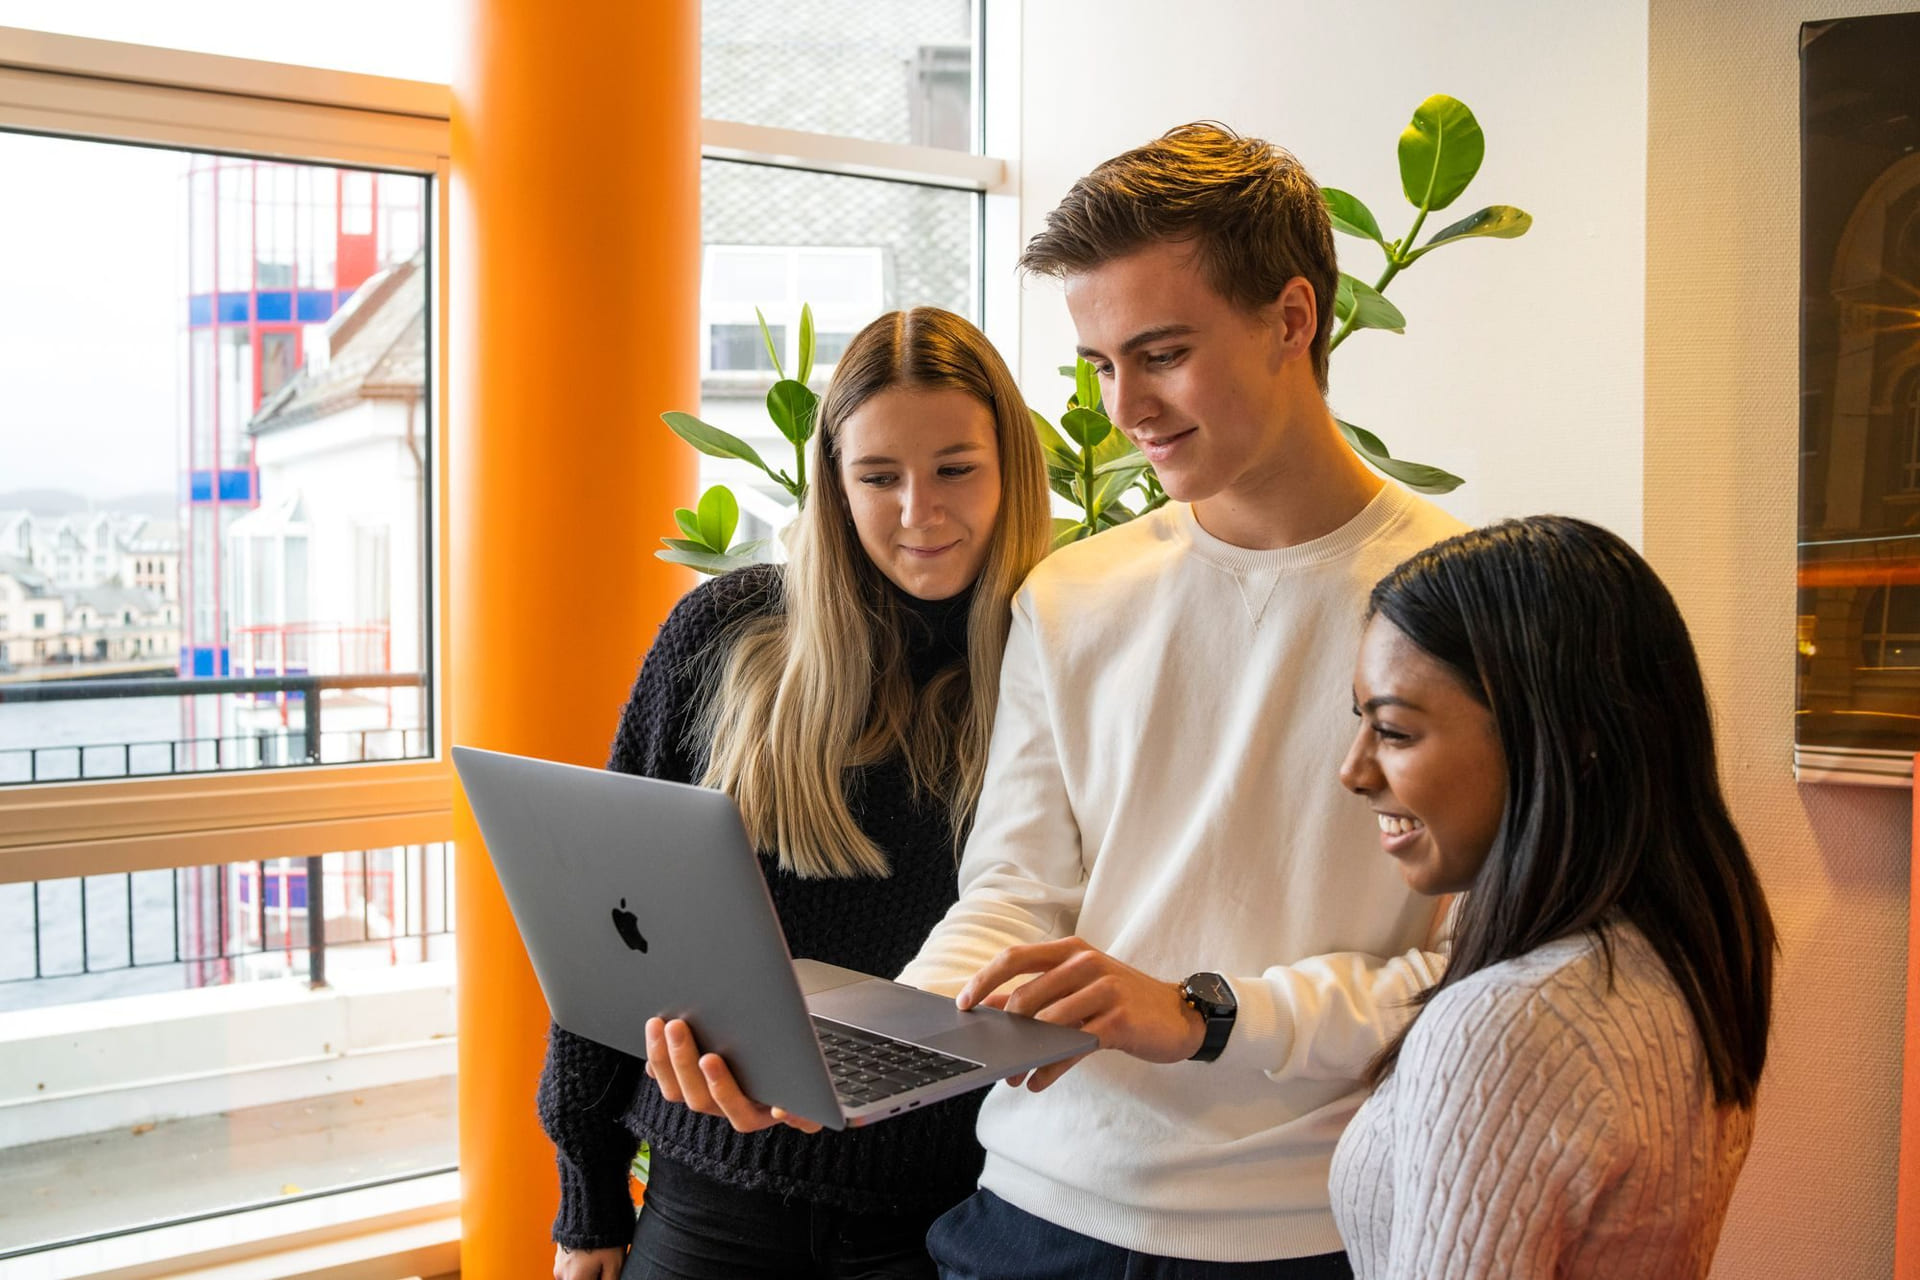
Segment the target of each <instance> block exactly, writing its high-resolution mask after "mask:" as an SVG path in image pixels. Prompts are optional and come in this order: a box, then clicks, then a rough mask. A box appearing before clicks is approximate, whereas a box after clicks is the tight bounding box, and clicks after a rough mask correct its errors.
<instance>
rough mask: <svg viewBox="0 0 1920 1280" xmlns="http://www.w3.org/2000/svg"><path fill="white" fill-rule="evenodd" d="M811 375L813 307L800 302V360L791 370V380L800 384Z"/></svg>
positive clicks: (803, 383) (804, 382)
mask: <svg viewBox="0 0 1920 1280" xmlns="http://www.w3.org/2000/svg"><path fill="white" fill-rule="evenodd" d="M811 377H813V308H812V307H811V306H809V305H808V304H806V303H804V302H803V303H801V304H800V361H799V368H797V369H795V370H794V371H793V380H794V381H795V382H798V383H799V384H800V385H801V386H805V385H806V384H807V379H809V378H811Z"/></svg>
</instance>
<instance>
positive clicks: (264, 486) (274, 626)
mask: <svg viewBox="0 0 1920 1280" xmlns="http://www.w3.org/2000/svg"><path fill="white" fill-rule="evenodd" d="M426 284H427V282H426V272H425V271H424V269H423V266H422V259H420V258H418V257H416V258H415V259H413V260H412V261H410V262H406V263H402V264H400V265H398V266H395V267H391V268H389V269H387V270H386V271H383V272H381V273H380V274H379V275H376V276H374V277H373V278H372V279H370V280H368V281H367V283H366V284H364V285H362V286H361V288H360V290H359V291H358V292H357V293H356V294H355V295H354V297H353V299H352V301H351V302H349V303H348V304H347V306H345V307H344V308H343V309H342V310H341V311H340V312H339V313H338V314H336V315H335V316H334V317H333V319H332V320H331V321H329V322H328V324H327V325H326V327H325V328H324V330H318V331H315V332H313V333H311V334H310V336H309V337H308V339H307V342H306V349H307V352H308V366H307V368H306V369H305V370H303V371H302V372H300V373H299V374H296V375H295V376H294V377H293V378H292V379H291V380H290V381H289V382H288V383H287V384H286V385H285V386H283V387H282V388H281V389H280V390H279V391H278V392H277V393H276V394H275V395H274V396H273V397H272V398H271V399H270V400H268V401H267V402H266V403H265V404H263V405H262V406H261V409H260V412H259V413H258V414H256V415H255V417H254V419H253V421H252V423H251V424H250V426H249V428H248V430H249V431H250V432H251V434H252V435H253V437H254V441H255V449H254V460H255V463H256V465H257V466H258V467H259V472H260V505H259V506H258V507H257V508H256V509H255V510H253V511H250V512H248V513H247V514H246V515H245V516H243V517H241V518H240V519H238V520H236V521H234V523H233V524H232V526H231V527H230V528H229V530H228V532H227V547H226V550H227V555H226V566H227V572H228V574H229V578H228V584H227V590H228V595H227V598H228V599H229V600H230V601H232V602H233V606H232V607H233V615H232V616H233V630H232V650H233V667H232V670H233V674H235V675H283V674H317V675H332V674H367V673H376V672H389V671H391V672H418V671H422V670H423V669H424V667H425V665H426V661H427V656H426V654H427V645H426V636H425V631H424V626H425V612H426V611H425V610H424V609H423V608H421V607H420V605H419V602H420V601H421V600H422V599H423V592H424V589H425V584H424V583H423V582H422V580H421V573H422V570H423V566H424V565H425V563H426V557H425V553H424V547H423V542H422V533H423V530H422V528H421V521H422V519H423V515H422V507H421V503H420V494H421V492H422V488H423V486H422V477H423V475H424V474H425V468H426V455H425V451H426V447H427V421H426V406H425V404H424V402H423V396H424V388H425V381H426V300H427V294H426ZM281 711H282V713H284V708H282V709H281ZM322 724H323V728H324V730H325V731H326V735H327V736H326V740H325V741H324V742H323V749H324V752H325V755H326V758H329V759H355V758H359V757H360V756H361V755H362V753H363V752H364V754H365V755H368V756H386V755H398V754H402V753H403V751H404V750H405V743H404V742H403V741H402V732H403V731H417V730H419V729H420V728H421V727H423V726H424V725H425V724H426V719H425V715H424V709H423V705H422V699H421V695H420V693H419V692H418V691H417V690H414V689H395V690H391V691H386V690H373V689H369V690H365V691H355V692H352V693H347V692H341V693H334V694H329V695H327V697H326V701H325V706H324V719H323V721H322ZM336 733H340V734H341V735H342V736H338V737H336V736H335V735H336Z"/></svg>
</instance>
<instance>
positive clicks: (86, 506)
mask: <svg viewBox="0 0 1920 1280" xmlns="http://www.w3.org/2000/svg"><path fill="white" fill-rule="evenodd" d="M23 510H24V511H31V512H33V513H34V514H35V515H43V516H65V515H74V514H76V513H78V512H83V511H112V512H123V513H126V514H130V515H140V516H146V517H147V518H148V519H151V520H177V519H178V518H179V515H180V504H179V502H178V500H176V499H175V498H174V496H173V495H172V494H170V493H130V494H126V495H124V496H123V497H118V498H110V499H107V500H105V501H98V500H89V499H88V498H87V497H86V495H84V494H79V493H73V492H71V491H69V490H66V489H14V490H12V491H10V492H7V493H0V511H23Z"/></svg>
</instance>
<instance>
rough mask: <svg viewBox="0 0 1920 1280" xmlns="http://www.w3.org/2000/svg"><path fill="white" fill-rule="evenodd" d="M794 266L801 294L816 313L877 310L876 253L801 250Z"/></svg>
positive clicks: (878, 272) (878, 280) (878, 255)
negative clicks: (807, 251) (801, 252)
mask: <svg viewBox="0 0 1920 1280" xmlns="http://www.w3.org/2000/svg"><path fill="white" fill-rule="evenodd" d="M795 268H796V281H797V284H798V288H799V292H800V296H801V298H802V299H804V300H805V301H807V302H809V303H811V304H812V305H813V310H814V314H816V315H820V314H823V313H829V312H831V313H839V312H843V311H850V312H853V313H854V314H855V315H861V314H868V315H871V314H872V313H875V312H878V311H879V310H880V296H881V271H880V254H879V253H878V252H870V251H866V250H861V251H858V252H853V253H820V252H812V253H803V254H800V255H799V257H798V259H797V261H796V263H795Z"/></svg>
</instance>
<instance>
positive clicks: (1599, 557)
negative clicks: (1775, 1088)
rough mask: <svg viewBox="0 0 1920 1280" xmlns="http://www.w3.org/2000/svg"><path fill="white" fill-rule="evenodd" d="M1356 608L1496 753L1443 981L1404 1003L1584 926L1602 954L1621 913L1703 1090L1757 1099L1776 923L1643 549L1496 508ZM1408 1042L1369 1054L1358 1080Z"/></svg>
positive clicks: (1582, 525) (1377, 1074)
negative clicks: (1489, 730)
mask: <svg viewBox="0 0 1920 1280" xmlns="http://www.w3.org/2000/svg"><path fill="white" fill-rule="evenodd" d="M1368 614H1369V616H1370V617H1378V618H1384V619H1385V620H1386V621H1388V622H1390V623H1392V624H1393V625H1394V626H1395V627H1396V628H1397V629H1398V630H1399V631H1400V633H1401V634H1402V635H1404V636H1406V638H1407V639H1408V640H1410V641H1412V642H1413V643H1414V644H1415V645H1416V646H1418V647H1419V648H1420V649H1421V650H1422V651H1424V652H1425V653H1427V654H1428V655H1429V656H1431V657H1432V658H1434V659H1435V660H1436V661H1438V662H1439V663H1440V664H1441V665H1442V666H1444V667H1447V668H1448V669H1449V670H1450V671H1451V672H1452V674H1453V675H1454V676H1455V677H1456V678H1458V679H1459V681H1460V683H1461V685H1462V686H1463V687H1464V688H1465V689H1466V690H1467V692H1468V693H1470V694H1472V695H1473V696H1474V697H1475V698H1477V699H1478V700H1479V701H1480V702H1481V703H1483V704H1484V705H1485V706H1486V707H1487V708H1488V709H1489V710H1490V711H1492V713H1493V719H1494V724H1495V725H1496V726H1497V727H1498V729H1499V732H1500V746H1501V749H1502V751H1503V752H1504V753H1505V755H1506V760H1507V801H1506V812H1505V813H1504V814H1503V815H1502V818H1501V825H1500V833H1499V835H1498V836H1496V837H1495V839H1494V843H1493V848H1492V849H1491V850H1490V851H1489V852H1488V854H1487V860H1486V862H1485V863H1484V864H1483V865H1482V866H1481V868H1480V872H1479V874H1478V875H1477V876H1475V878H1474V881H1473V885H1472V887H1471V888H1469V889H1468V890H1467V893H1466V896H1465V897H1464V898H1463V899H1461V902H1460V907H1459V910H1458V912H1457V914H1456V915H1455V918H1454V921H1455V923H1454V941H1453V954H1452V956H1451V957H1450V958H1449V959H1448V962H1447V970H1446V974H1445V976H1443V977H1442V978H1441V979H1440V981H1439V982H1438V983H1436V984H1435V985H1433V986H1432V987H1429V988H1427V989H1426V990H1425V991H1423V992H1422V993H1421V994H1420V995H1419V996H1418V997H1416V1004H1417V1005H1420V1006H1424V1005H1426V1004H1427V1003H1428V1002H1429V1001H1431V1000H1432V999H1433V997H1434V996H1436V995H1438V994H1439V993H1440V992H1442V991H1444V990H1446V989H1447V988H1448V987H1450V986H1453V985H1454V984H1455V983H1458V982H1461V981H1464V980H1465V979H1467V978H1468V977H1470V976H1472V975H1473V974H1475V973H1477V972H1479V971H1480V970H1482V969H1485V968H1487V967H1488V966H1490V965H1495V964H1499V963H1500V962H1501V961H1504V960H1511V959H1513V958H1515V957H1516V956H1521V955H1524V954H1526V953H1527V952H1529V951H1532V950H1533V949H1534V948H1536V947H1539V946H1542V945H1544V944H1545V943H1548V942H1551V941H1553V940H1554V939H1556V938H1564V937H1568V936H1571V935H1573V934H1577V933H1583V932H1584V933H1588V934H1591V935H1593V936H1594V937H1595V938H1596V939H1597V941H1598V942H1599V944H1600V945H1601V947H1602V948H1603V949H1604V951H1605V954H1606V957H1607V962H1608V964H1609V966H1611V963H1612V955H1613V953H1612V943H1611V940H1610V938H1609V936H1608V925H1609V924H1610V923H1611V922H1613V921H1615V920H1619V919H1625V920H1629V921H1631V922H1632V923H1633V924H1634V926H1635V927H1637V928H1638V929H1639V930H1640V932H1641V933H1642V934H1644V935H1645V936H1646V939H1647V941H1648V942H1649V943H1651V944H1652V945H1653V949H1654V950H1655V951H1656V952H1658V953H1659V955H1660V958H1661V960H1662V961H1664V962H1665V964H1666V967H1667V971H1668V972H1669V973H1671V974H1672V975H1673V980H1674V983H1675V985H1677V986H1678V987H1679V988H1680V994H1681V995H1682V996H1684V997H1685V998H1686V1002H1687V1007H1688V1009H1689V1010H1691V1011H1692V1014H1693V1023H1694V1026H1695V1027H1696V1028H1698V1030H1699V1032H1700V1041H1701V1044H1702V1047H1703V1048H1704V1049H1705V1051H1706V1058H1707V1067H1708V1070H1709V1073H1710V1074H1711V1076H1712V1080H1713V1092H1714V1096H1715V1098H1717V1099H1718V1100H1719V1101H1720V1102H1722V1103H1734V1104H1737V1105H1740V1106H1751V1105H1752V1104H1753V1096H1754V1090H1755V1088H1756V1086H1757V1085H1758V1084H1759V1081H1760V1070H1761V1067H1762V1066H1763V1065H1765V1063H1766V1060H1767V1029H1768V1023H1769V1021H1770V1016H1771V1010H1772V1004H1773V957H1774V950H1775V941H1774V929H1773V917H1772V915H1771V914H1770V913H1769V912H1768V910H1767V898H1766V894H1765V893H1763V892H1762V891H1761V888H1760V881H1759V878H1758V877H1757V876H1756V875H1755V874H1754V870H1753V862H1752V859H1750V858H1749V857H1748V856H1747V848H1746V845H1745V844H1744V843H1743V842H1742V841H1741V839H1740V833H1739V832H1738V831H1737V830H1736V829H1735V828H1734V825H1733V820H1732V818H1731V817H1729V816H1728V813H1727V804H1726V801H1725V799H1724V798H1722V796H1721V792H1720V774H1719V769H1718V767H1717V765H1716V763H1715V754H1714V745H1713V718H1712V714H1711V712H1710V711H1709V709H1708V704H1707V691H1706V686H1705V685H1704V683H1703V682H1702V681H1701V678H1700V664H1699V663H1698V661H1696V660H1695V658H1694V653H1693V642H1692V640H1691V639H1690V638H1689V637H1688V635H1687V624H1686V622H1685V621H1684V620H1682V618H1681V617H1680V610H1679V608H1678V607H1677V606H1675V604H1674V602H1673V597H1672V596H1671V595H1670V594H1668V592H1667V589H1666V587H1665V586H1664V585H1663V584H1662V583H1661V581H1660V579H1659V578H1658V577H1657V576H1656V575H1655V574H1654V572H1653V570H1652V569H1651V568H1650V567H1649V566H1648V565H1647V562H1646V561H1645V560H1643V559H1641V558H1640V556H1639V555H1638V554H1637V553H1636V552H1635V551H1634V550H1633V548H1632V547H1630V546H1628V545H1627V544H1626V543H1625V542H1623V541H1621V540H1620V538H1618V537H1616V536H1615V535H1613V534H1611V533H1609V532H1607V531H1606V530H1605V529H1602V528H1600V527H1599V526H1597V525H1591V524H1588V523H1586V522H1585V521H1581V520H1574V519H1570V518H1567V517H1564V516H1534V517H1531V518H1530V519H1526V520H1508V521H1505V522H1504V523H1501V524H1496V525H1490V526H1488V527H1487V528H1484V529H1475V530H1473V531H1472V532H1470V533H1463V534H1461V535H1459V536H1458V537H1455V538H1449V539H1448V540H1447V541H1445V542H1441V543H1438V544H1436V545H1435V546H1432V547H1429V548H1428V549H1427V550H1425V551H1422V552H1420V553H1419V554H1418V555H1416V556H1414V557H1413V558H1412V559H1410V560H1408V561H1406V562H1405V563H1404V564H1402V565H1400V566H1399V567H1398V568H1397V569H1395V570H1394V571H1393V572H1392V573H1389V574H1388V575H1387V576H1386V577H1384V578H1382V579H1381V580H1380V582H1379V584H1378V585H1377V586H1375V587H1374V589H1373V596H1372V600H1371V603H1370V608H1369V610H1368ZM1610 971H1611V970H1609V972H1610ZM1405 1040H1406V1032H1405V1031H1402V1032H1401V1033H1400V1035H1399V1036H1397V1037H1396V1038H1395V1039H1394V1040H1393V1041H1392V1042H1391V1043H1389V1044H1388V1045H1387V1047H1386V1048H1385V1049H1384V1050H1382V1051H1381V1053H1380V1055H1379V1057H1377V1058H1375V1059H1374V1061H1373V1064H1372V1065H1371V1067H1370V1068H1369V1070H1368V1073H1367V1077H1366V1078H1367V1080H1368V1082H1369V1083H1371V1084H1378V1083H1379V1082H1380V1081H1381V1080H1382V1079H1384V1078H1385V1077H1386V1076H1387V1075H1388V1074H1390V1073H1391V1072H1392V1071H1393V1066H1394V1062H1395V1061H1396V1060H1397V1058H1398V1057H1399V1053H1400V1046H1401V1045H1402V1044H1403V1043H1405Z"/></svg>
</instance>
